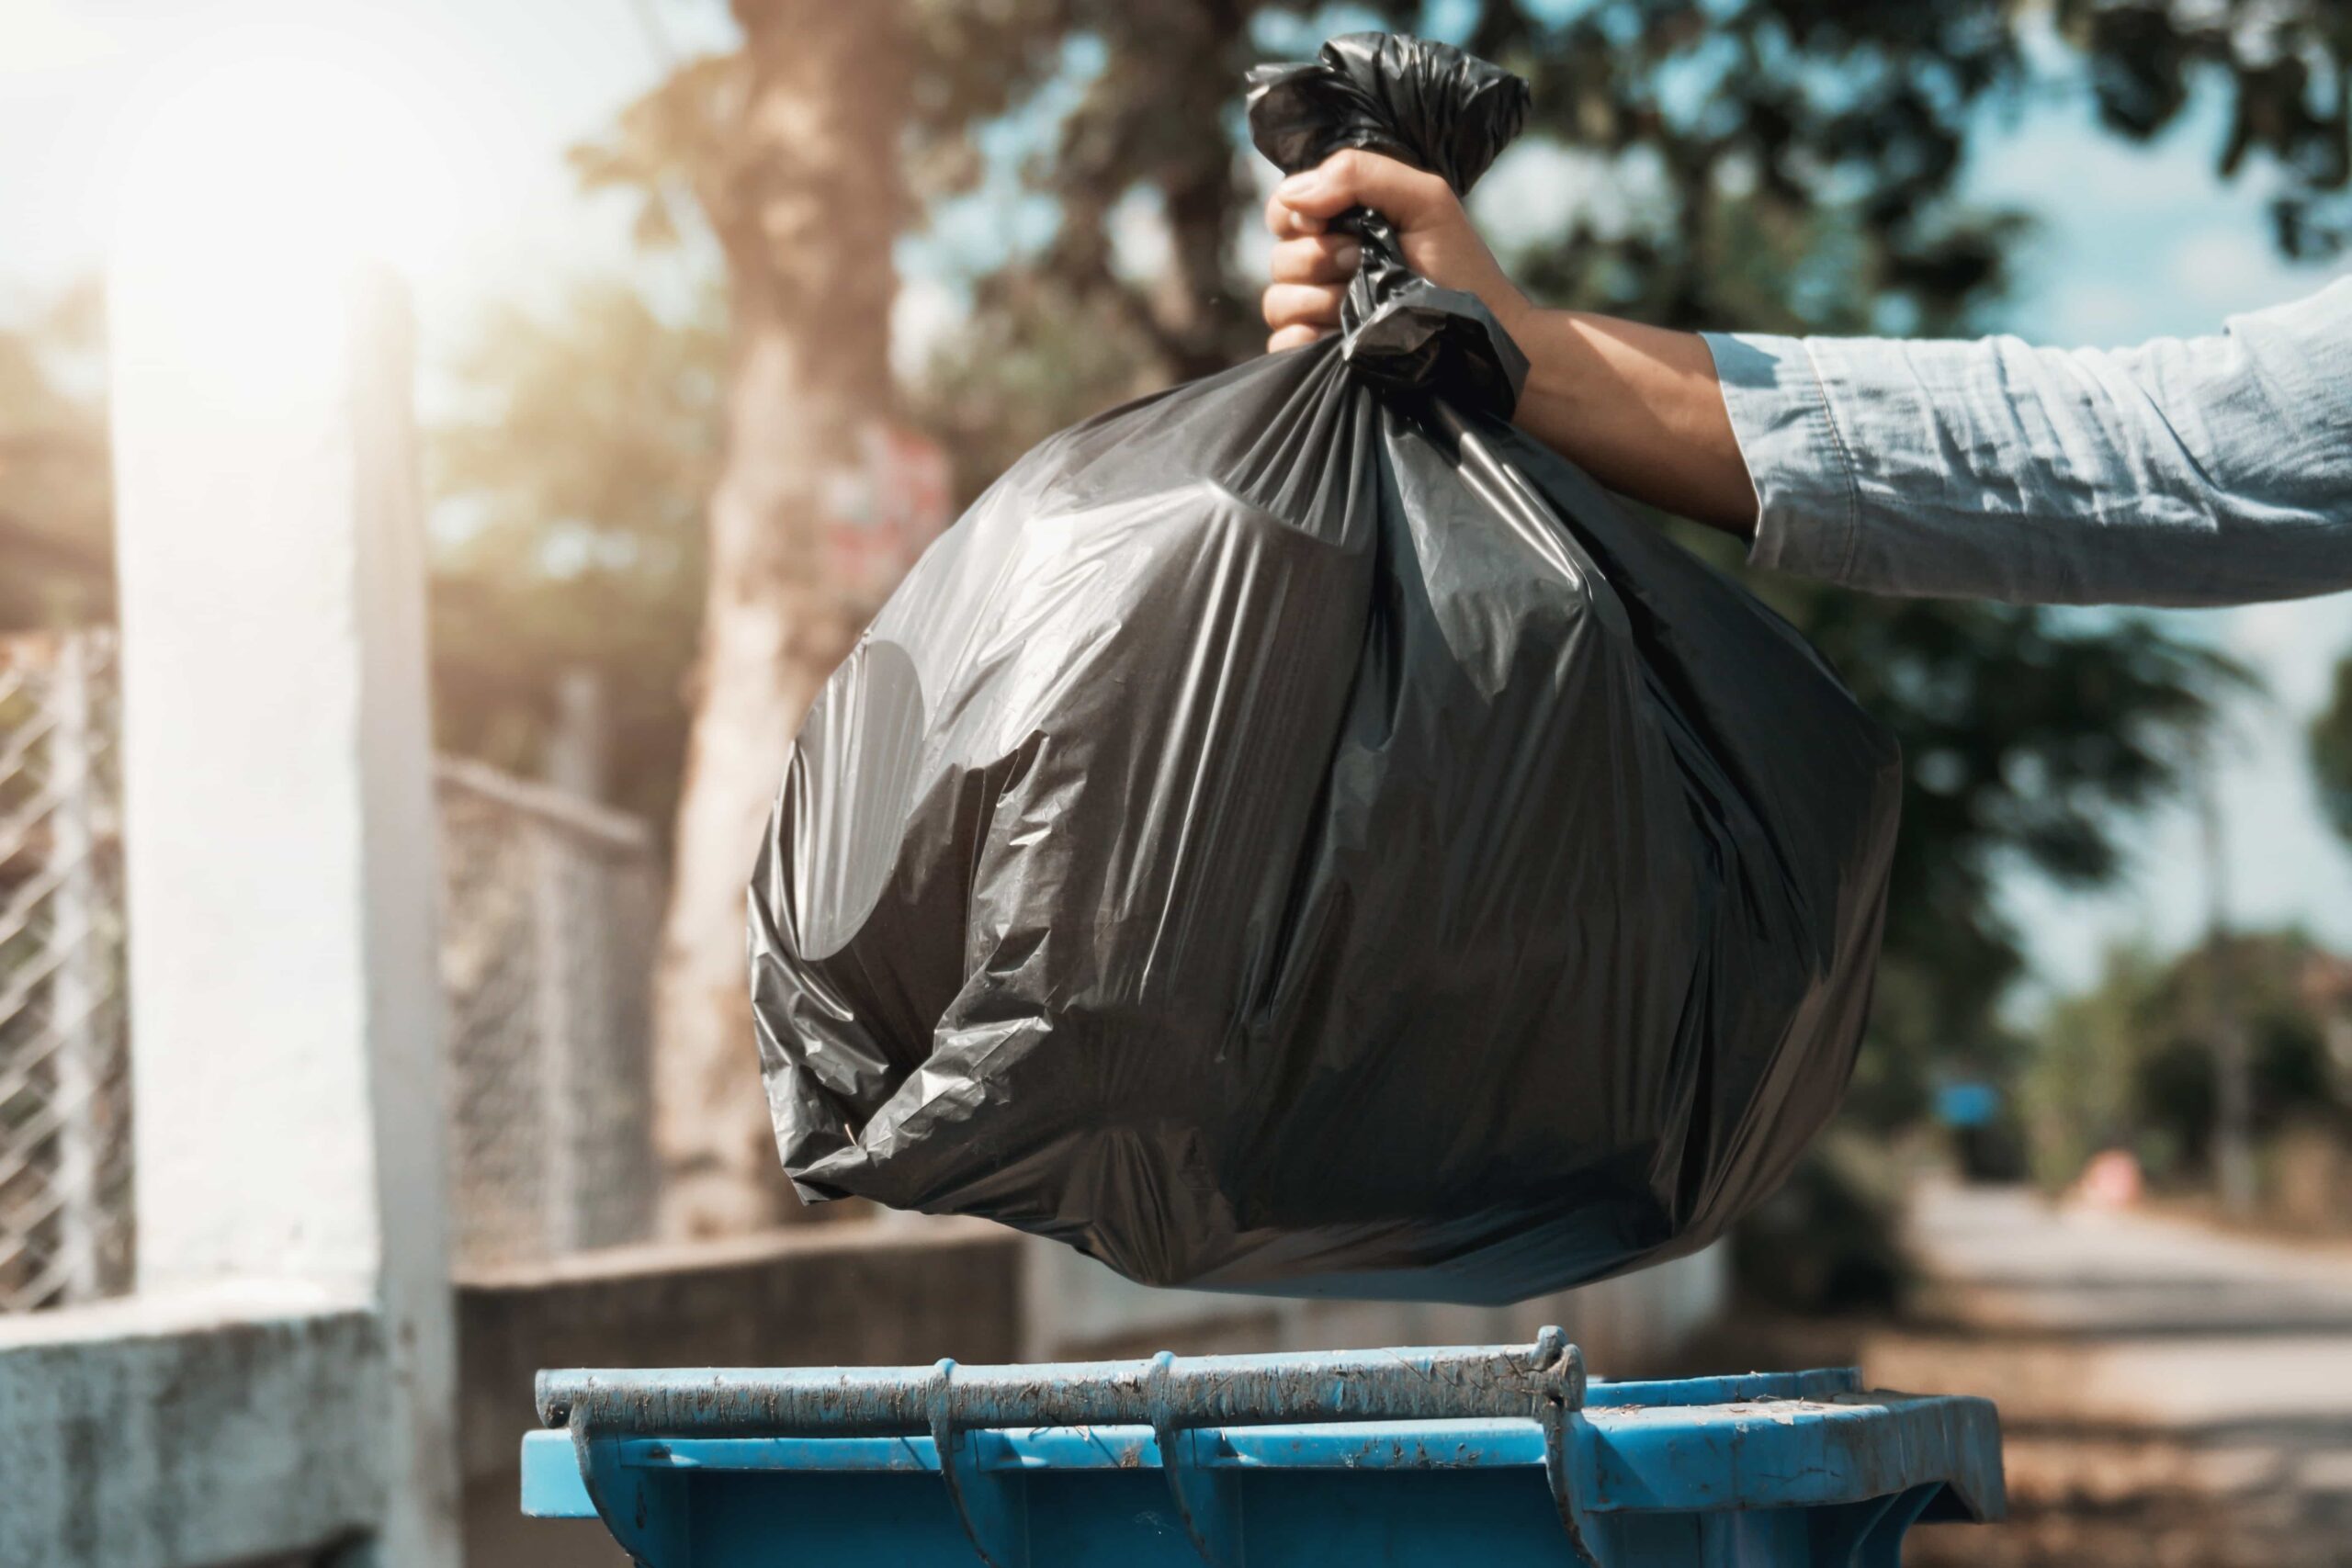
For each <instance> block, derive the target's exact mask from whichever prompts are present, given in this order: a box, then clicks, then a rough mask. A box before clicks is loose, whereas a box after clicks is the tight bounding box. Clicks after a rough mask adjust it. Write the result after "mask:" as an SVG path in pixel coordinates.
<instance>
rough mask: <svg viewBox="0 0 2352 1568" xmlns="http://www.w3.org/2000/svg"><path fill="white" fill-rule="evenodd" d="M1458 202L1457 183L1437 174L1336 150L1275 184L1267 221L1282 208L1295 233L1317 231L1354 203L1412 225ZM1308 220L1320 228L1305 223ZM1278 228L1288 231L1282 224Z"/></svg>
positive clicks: (1371, 154) (1372, 155) (1369, 154)
mask: <svg viewBox="0 0 2352 1568" xmlns="http://www.w3.org/2000/svg"><path fill="white" fill-rule="evenodd" d="M1453 205H1454V199H1453V187H1452V186H1448V185H1447V184H1446V183H1445V181H1443V180H1442V179H1441V178H1439V177H1438V176H1437V175H1431V174H1425V173H1423V172H1422V171H1421V170H1419V169H1416V168H1414V167H1413V166H1412V165H1410V164H1400V163H1398V162H1397V160H1396V159H1394V158H1384V157H1382V156H1381V155H1380V154H1379V153H1377V152H1357V151H1350V152H1334V153H1332V154H1331V156H1329V158H1326V159H1324V160H1323V162H1321V163H1320V164H1317V165H1316V166H1315V167H1314V168H1311V169H1306V170H1303V171H1301V172H1300V173H1298V174H1295V175H1291V177H1290V178H1288V179H1286V180H1284V181H1283V183H1282V184H1280V185H1278V186H1275V187H1274V194H1273V198H1272V201H1271V202H1270V203H1269V204H1268V207H1267V220H1268V221H1269V222H1270V223H1272V222H1273V221H1274V211H1275V209H1276V208H1280V209H1283V212H1284V213H1285V214H1286V216H1285V218H1284V220H1283V221H1284V222H1286V223H1288V224H1290V225H1291V226H1292V227H1293V229H1294V230H1295V231H1296V232H1299V233H1313V232H1317V231H1319V229H1320V227H1321V225H1322V224H1323V223H1324V222H1325V221H1326V220H1329V219H1332V218H1336V217H1338V216H1339V215H1340V213H1342V212H1345V211H1346V210H1347V209H1350V208H1351V207H1369V208H1371V209H1373V210H1374V212H1377V213H1379V214H1380V215H1381V216H1382V217H1384V218H1385V219H1387V220H1389V221H1390V222H1391V223H1394V224H1396V225H1397V227H1398V228H1400V229H1411V228H1414V227H1416V226H1418V225H1419V224H1422V223H1426V222H1429V221H1430V220H1432V219H1435V218H1437V217H1440V216H1442V214H1443V213H1444V212H1445V211H1446V209H1449V208H1451V207H1453ZM1308 223H1313V224H1315V225H1316V226H1317V227H1316V228H1315V229H1308V228H1306V227H1305V225H1306V224H1308ZM1275 232H1276V233H1277V234H1283V228H1282V227H1281V226H1280V225H1277V226H1276V227H1275Z"/></svg>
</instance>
